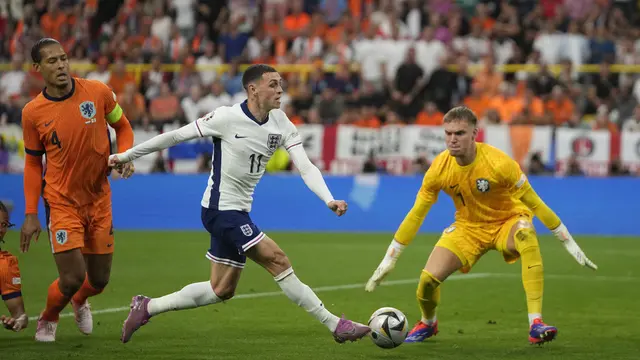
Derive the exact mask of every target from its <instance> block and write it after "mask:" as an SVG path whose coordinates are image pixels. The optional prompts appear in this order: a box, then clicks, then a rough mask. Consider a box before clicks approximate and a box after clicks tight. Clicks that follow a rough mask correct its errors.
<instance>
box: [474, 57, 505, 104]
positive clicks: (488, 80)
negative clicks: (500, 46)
mask: <svg viewBox="0 0 640 360" xmlns="http://www.w3.org/2000/svg"><path fill="white" fill-rule="evenodd" d="M473 81H474V83H475V84H477V86H479V88H480V91H482V92H483V93H485V94H486V95H488V96H494V95H496V94H497V93H498V89H499V88H500V84H502V81H503V74H502V73H500V72H498V71H496V69H495V64H494V62H493V56H492V55H488V56H485V57H484V61H483V65H482V69H481V70H480V71H478V73H477V74H476V75H475V77H474V79H473Z"/></svg>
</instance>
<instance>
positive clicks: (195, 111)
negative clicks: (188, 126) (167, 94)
mask: <svg viewBox="0 0 640 360" xmlns="http://www.w3.org/2000/svg"><path fill="white" fill-rule="evenodd" d="M202 100H203V99H202V90H201V88H200V86H199V85H197V84H196V85H191V88H190V89H189V96H187V97H185V98H184V99H182V102H181V103H180V106H181V107H182V112H183V113H184V117H185V119H186V120H187V121H188V122H194V121H196V120H197V119H198V118H199V117H201V116H202V111H203V110H204V109H201V108H202V107H203V106H202V105H201V104H202ZM212 109H213V108H212Z"/></svg>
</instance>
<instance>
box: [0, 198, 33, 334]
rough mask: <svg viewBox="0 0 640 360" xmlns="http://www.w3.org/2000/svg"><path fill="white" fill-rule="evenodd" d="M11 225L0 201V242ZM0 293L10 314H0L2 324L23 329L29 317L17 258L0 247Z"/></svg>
mask: <svg viewBox="0 0 640 360" xmlns="http://www.w3.org/2000/svg"><path fill="white" fill-rule="evenodd" d="M11 227H13V224H12V223H11V222H10V221H9V210H8V209H7V207H6V206H5V205H4V204H3V203H2V201H0V243H4V236H5V235H6V234H7V230H8V229H9V228H11ZM0 294H1V295H2V300H3V301H4V303H5V305H6V306H7V309H8V310H9V314H10V315H9V316H5V315H2V316H0V323H2V326H4V328H5V329H7V330H12V331H20V330H22V329H25V328H26V327H27V324H28V323H29V318H28V317H27V313H26V312H25V311H24V300H23V299H22V281H21V279H20V268H19V267H18V259H17V258H16V257H15V256H13V254H11V253H10V252H8V251H3V250H2V249H0Z"/></svg>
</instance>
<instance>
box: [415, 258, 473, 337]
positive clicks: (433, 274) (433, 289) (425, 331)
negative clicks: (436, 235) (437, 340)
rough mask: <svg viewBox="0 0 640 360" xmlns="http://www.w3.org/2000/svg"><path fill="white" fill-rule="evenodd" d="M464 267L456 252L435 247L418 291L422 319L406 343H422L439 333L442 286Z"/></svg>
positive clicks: (421, 275)
mask: <svg viewBox="0 0 640 360" xmlns="http://www.w3.org/2000/svg"><path fill="white" fill-rule="evenodd" d="M462 266H463V263H462V261H461V260H460V257H459V256H458V255H456V253H455V252H453V251H452V250H450V249H448V248H447V247H443V246H436V247H434V249H433V251H432V252H431V255H429V259H428V260H427V264H426V266H425V268H424V269H423V270H422V273H421V274H420V283H419V284H418V289H417V290H416V298H417V300H418V305H419V306H420V312H421V313H422V318H421V319H420V321H419V322H418V323H417V324H416V325H415V326H414V327H413V329H412V330H411V331H410V332H409V334H408V335H407V338H406V340H405V342H421V341H424V340H426V339H428V338H430V337H432V336H434V335H436V334H437V333H438V320H437V318H436V308H437V306H438V304H439V303H440V285H441V284H442V282H444V281H445V280H446V279H447V278H448V277H449V276H450V275H451V274H453V273H454V272H456V271H457V270H458V269H460V268H462Z"/></svg>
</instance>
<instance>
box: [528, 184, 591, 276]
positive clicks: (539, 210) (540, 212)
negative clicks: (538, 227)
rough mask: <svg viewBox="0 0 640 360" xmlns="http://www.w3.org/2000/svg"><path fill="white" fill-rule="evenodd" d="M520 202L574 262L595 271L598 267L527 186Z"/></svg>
mask: <svg viewBox="0 0 640 360" xmlns="http://www.w3.org/2000/svg"><path fill="white" fill-rule="evenodd" d="M520 200H521V201H522V202H523V203H524V204H525V205H526V206H527V207H528V208H529V209H531V211H532V212H533V213H534V215H535V216H537V217H538V219H540V221H541V222H542V223H543V224H544V226H546V227H547V228H548V229H549V230H551V232H552V233H553V234H554V235H555V236H556V238H558V239H559V240H560V241H562V244H563V245H564V247H565V249H567V251H568V252H569V253H570V254H571V256H573V258H574V259H576V261H577V262H578V263H579V264H580V265H582V266H586V267H588V268H591V269H593V270H597V269H598V266H597V265H596V264H594V263H593V261H591V260H589V258H587V256H586V255H585V254H584V252H583V251H582V249H581V248H580V246H579V245H578V243H576V241H575V240H574V239H573V236H571V234H570V233H569V230H568V229H567V227H566V226H565V225H564V224H563V223H562V221H561V220H560V218H559V217H558V215H556V213H555V212H553V210H551V208H549V206H547V204H545V203H544V201H542V199H541V198H540V196H538V194H537V193H536V192H535V191H534V190H533V188H532V187H531V186H530V185H529V187H528V189H527V190H525V192H524V193H523V195H522V197H521V198H520Z"/></svg>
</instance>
